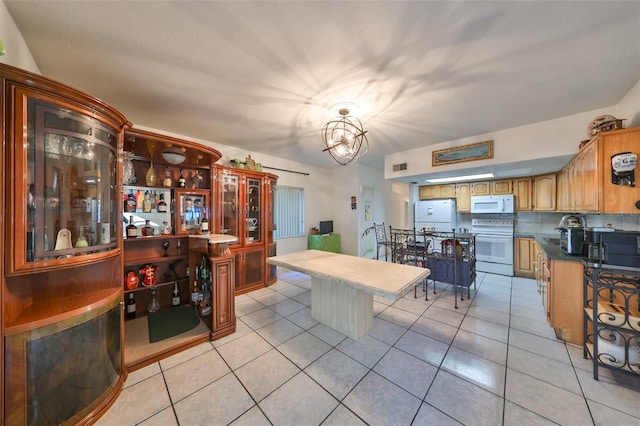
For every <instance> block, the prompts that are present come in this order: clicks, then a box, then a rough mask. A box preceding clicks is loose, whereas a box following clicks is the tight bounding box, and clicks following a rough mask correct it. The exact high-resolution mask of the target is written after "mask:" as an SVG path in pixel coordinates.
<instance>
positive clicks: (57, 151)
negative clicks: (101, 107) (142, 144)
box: [13, 89, 120, 272]
mask: <svg viewBox="0 0 640 426" xmlns="http://www.w3.org/2000/svg"><path fill="white" fill-rule="evenodd" d="M17 92H18V95H19V96H17V97H16V101H17V102H16V104H17V105H16V110H18V111H23V114H16V123H15V128H16V129H26V132H25V133H24V136H23V137H24V140H23V143H16V144H15V150H16V151H15V154H16V155H15V159H16V161H15V169H16V176H24V182H25V184H24V186H23V187H20V186H19V185H16V190H15V193H14V197H15V204H14V206H15V213H16V214H15V220H16V223H17V224H20V222H21V221H24V222H23V224H24V234H23V235H15V238H14V244H15V247H14V248H15V252H14V253H15V256H14V265H13V266H14V272H17V271H20V270H32V269H34V268H39V267H56V266H58V265H59V266H65V267H66V266H69V264H70V263H75V260H76V259H75V257H76V256H82V255H88V254H93V253H99V252H104V251H108V250H111V249H114V248H116V247H117V245H118V238H117V235H118V234H117V233H116V232H117V229H118V208H116V205H118V206H119V204H120V203H119V201H118V200H117V194H118V162H117V158H118V156H117V148H118V136H119V130H118V129H117V128H115V127H114V126H111V125H109V124H107V123H105V122H103V121H100V120H98V119H96V118H93V117H94V116H95V114H93V113H92V112H91V111H88V110H83V109H82V108H77V109H76V108H70V107H66V105H65V107H62V106H61V105H60V102H59V101H56V100H54V99H48V98H47V96H45V95H41V94H38V95H37V96H34V95H33V92H28V93H26V92H25V93H20V92H21V90H20V89H18V90H17ZM54 102H55V103H54ZM23 120H24V122H23ZM17 139H18V138H16V142H17ZM116 203H118V204H116ZM14 229H20V227H19V226H18V227H16V228H14ZM69 258H74V259H69ZM77 260H78V261H81V260H79V259H77ZM85 260H86V259H85Z"/></svg>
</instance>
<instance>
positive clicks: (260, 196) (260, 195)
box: [213, 166, 277, 293]
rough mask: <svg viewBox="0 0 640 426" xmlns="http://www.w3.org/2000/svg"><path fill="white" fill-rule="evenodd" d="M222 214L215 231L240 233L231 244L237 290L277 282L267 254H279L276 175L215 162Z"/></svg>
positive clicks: (235, 234) (217, 217)
mask: <svg viewBox="0 0 640 426" xmlns="http://www.w3.org/2000/svg"><path fill="white" fill-rule="evenodd" d="M215 179H216V182H217V197H218V198H217V201H216V202H215V204H216V206H217V209H218V211H219V214H217V215H216V220H215V223H214V224H213V226H214V228H213V232H215V233H220V234H227V235H233V236H235V237H238V242H237V243H236V244H232V245H231V251H232V252H233V254H234V256H235V262H236V275H235V279H236V293H243V292H246V291H249V290H252V289H255V288H258V287H262V286H264V285H266V284H271V283H273V282H275V280H276V276H275V271H272V270H271V268H269V269H267V268H268V265H267V263H266V257H267V256H274V255H275V254H276V243H275V241H273V231H274V229H275V224H274V223H273V189H274V188H275V184H276V180H277V177H276V176H274V175H271V174H269V173H263V172H260V171H255V170H246V169H238V168H231V167H224V166H216V176H215Z"/></svg>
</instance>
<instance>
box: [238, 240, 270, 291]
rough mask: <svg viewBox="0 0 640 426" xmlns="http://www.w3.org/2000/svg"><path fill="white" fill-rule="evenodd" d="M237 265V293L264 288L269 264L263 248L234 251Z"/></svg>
mask: <svg viewBox="0 0 640 426" xmlns="http://www.w3.org/2000/svg"><path fill="white" fill-rule="evenodd" d="M233 254H234V258H235V263H236V276H235V293H236V294H241V293H246V292H248V291H251V290H255V289H257V288H260V287H264V279H265V272H266V268H267V263H266V262H265V253H264V248H263V247H257V248H248V249H243V250H234V251H233Z"/></svg>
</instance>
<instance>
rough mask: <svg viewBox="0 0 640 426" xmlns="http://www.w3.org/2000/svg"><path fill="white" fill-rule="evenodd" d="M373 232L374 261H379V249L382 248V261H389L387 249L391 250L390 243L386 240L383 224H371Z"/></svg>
mask: <svg viewBox="0 0 640 426" xmlns="http://www.w3.org/2000/svg"><path fill="white" fill-rule="evenodd" d="M373 228H374V231H375V233H376V260H379V254H380V247H384V260H385V261H388V260H389V249H390V248H391V241H389V240H388V239H387V232H386V230H385V229H384V222H382V223H381V224H379V223H374V224H373Z"/></svg>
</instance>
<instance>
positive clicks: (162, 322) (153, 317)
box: [149, 306, 200, 343]
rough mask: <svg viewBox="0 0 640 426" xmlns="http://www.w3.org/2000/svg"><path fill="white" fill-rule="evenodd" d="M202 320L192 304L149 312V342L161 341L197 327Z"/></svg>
mask: <svg viewBox="0 0 640 426" xmlns="http://www.w3.org/2000/svg"><path fill="white" fill-rule="evenodd" d="M199 322H200V320H199V319H198V316H197V315H196V313H195V311H194V309H193V308H192V307H191V306H180V307H177V308H171V309H167V310H163V311H159V312H154V313H150V314H149V342H151V343H154V342H159V341H160V340H164V339H168V338H169V337H173V336H177V335H178V334H182V333H184V332H186V331H189V330H191V329H193V328H195V327H196V326H197V325H198V323H199Z"/></svg>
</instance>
